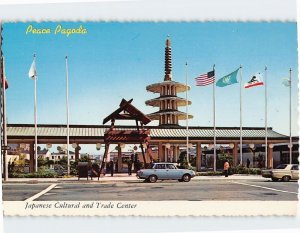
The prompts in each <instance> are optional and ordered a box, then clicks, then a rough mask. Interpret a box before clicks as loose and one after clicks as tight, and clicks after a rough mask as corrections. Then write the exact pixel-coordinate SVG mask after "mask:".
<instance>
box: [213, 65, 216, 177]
mask: <svg viewBox="0 0 300 233" xmlns="http://www.w3.org/2000/svg"><path fill="white" fill-rule="evenodd" d="M213 71H214V74H215V65H213ZM215 77H216V74H215ZM213 121H214V171H216V170H217V153H216V151H217V148H216V144H217V143H216V92H215V82H214V83H213Z"/></svg>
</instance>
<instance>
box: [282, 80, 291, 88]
mask: <svg viewBox="0 0 300 233" xmlns="http://www.w3.org/2000/svg"><path fill="white" fill-rule="evenodd" d="M282 84H283V85H284V86H286V87H289V86H291V80H289V79H288V78H284V79H283V81H282Z"/></svg>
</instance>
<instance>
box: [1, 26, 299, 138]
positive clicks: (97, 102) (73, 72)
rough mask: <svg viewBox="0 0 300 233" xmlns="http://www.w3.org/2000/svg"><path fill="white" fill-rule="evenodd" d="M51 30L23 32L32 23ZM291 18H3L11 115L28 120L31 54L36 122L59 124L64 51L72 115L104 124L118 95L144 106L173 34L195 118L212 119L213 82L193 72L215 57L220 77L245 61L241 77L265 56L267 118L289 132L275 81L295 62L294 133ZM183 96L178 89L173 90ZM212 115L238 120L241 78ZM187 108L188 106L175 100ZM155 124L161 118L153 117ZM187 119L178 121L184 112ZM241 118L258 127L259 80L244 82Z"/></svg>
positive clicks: (285, 97) (285, 94) (283, 93)
mask: <svg viewBox="0 0 300 233" xmlns="http://www.w3.org/2000/svg"><path fill="white" fill-rule="evenodd" d="M30 24H31V25H32V26H33V27H34V28H50V29H51V30H52V33H51V34H46V35H36V34H35V35H34V34H26V33H25V32H26V29H27V27H28V26H29V25H30ZM58 24H60V25H62V27H63V28H78V27H79V26H80V25H82V26H83V27H84V28H86V29H87V31H88V33H87V34H84V35H70V36H68V37H67V36H66V35H62V34H57V35H55V34H54V29H55V27H56V26H57V25H58ZM296 29H297V27H296V23H226V22H207V23H114V22H110V23H107V22H102V23H100V22H94V23H90V22H76V23H66V22H60V23H59V22H48V23H36V22H32V23H30V22H29V23H5V24H4V26H3V38H4V39H3V53H4V56H5V62H6V76H7V78H8V80H9V89H8V90H7V117H8V123H33V122H34V118H33V85H34V83H33V81H32V80H30V79H29V78H28V70H29V68H30V65H31V63H32V59H33V58H32V55H33V53H36V54H37V64H36V66H37V72H38V81H37V85H38V86H37V111H38V123H40V124H65V123H66V109H65V59H64V57H65V55H66V54H67V55H68V57H69V101H70V123H71V124H102V120H103V118H104V117H106V116H107V115H108V114H110V113H111V112H112V111H114V110H115V109H116V108H117V106H118V104H119V102H120V100H121V99H122V98H126V99H130V98H133V100H134V101H133V104H134V105H135V106H136V107H138V108H139V109H140V110H142V111H143V112H144V113H152V112H155V111H157V110H158V109H157V108H153V107H150V106H146V105H145V101H146V100H148V99H152V98H156V97H158V95H157V94H153V93H147V91H146V89H145V87H146V85H148V84H152V83H156V82H160V81H162V80H163V78H164V48H165V40H166V37H167V35H170V38H171V47H172V61H173V79H174V80H175V81H178V82H185V62H186V61H187V62H188V79H189V85H190V86H191V87H192V88H191V91H190V92H189V93H188V95H189V99H190V100H191V101H192V105H191V106H190V108H189V112H190V113H191V114H192V115H194V118H193V119H192V120H190V122H189V124H190V125H192V126H212V86H207V87H196V86H195V85H194V78H195V77H196V76H197V75H199V74H201V73H204V72H207V71H209V70H211V68H212V65H213V64H216V75H217V77H216V78H217V79H219V78H221V77H222V76H224V75H226V74H228V73H230V72H232V71H234V70H235V69H237V68H238V67H239V65H240V64H242V66H243V70H242V76H243V84H244V83H245V82H247V81H249V80H250V78H251V75H253V74H255V73H257V72H258V71H263V69H264V67H265V65H267V66H268V111H269V114H268V115H269V116H268V120H269V126H270V127H273V129H274V130H275V131H277V132H280V133H283V134H288V133H289V128H288V127H289V121H288V119H289V108H288V106H289V88H287V87H285V86H283V85H282V79H283V78H285V77H288V75H289V68H292V70H293V77H292V80H293V86H292V96H293V97H292V99H293V102H292V122H293V125H292V134H293V135H298V129H297V105H298V103H297V101H298V95H297V94H298V93H297V86H298V83H296V82H298V80H297V76H296V74H297V73H298V70H297V69H298V67H297V32H296ZM179 96H181V97H185V94H184V93H181V94H179ZM216 102H217V103H216V108H217V111H216V125H217V126H239V117H240V116H239V84H235V85H231V86H228V87H224V88H219V87H216ZM181 110H182V111H185V108H181ZM121 123H122V122H121ZM151 124H152V125H157V124H158V122H156V121H155V122H153V123H151ZM181 124H182V125H185V122H184V121H182V122H181ZM243 126H248V127H250V126H260V127H264V87H255V88H251V89H244V90H243Z"/></svg>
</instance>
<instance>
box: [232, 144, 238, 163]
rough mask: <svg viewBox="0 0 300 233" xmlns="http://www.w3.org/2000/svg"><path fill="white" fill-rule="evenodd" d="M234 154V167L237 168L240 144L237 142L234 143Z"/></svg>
mask: <svg viewBox="0 0 300 233" xmlns="http://www.w3.org/2000/svg"><path fill="white" fill-rule="evenodd" d="M232 153H233V164H234V166H237V165H238V143H237V142H235V143H234V147H233V150H232Z"/></svg>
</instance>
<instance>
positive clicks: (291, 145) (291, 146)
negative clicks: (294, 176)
mask: <svg viewBox="0 0 300 233" xmlns="http://www.w3.org/2000/svg"><path fill="white" fill-rule="evenodd" d="M292 148H293V144H292V69H291V68H290V146H289V149H290V164H292Z"/></svg>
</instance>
